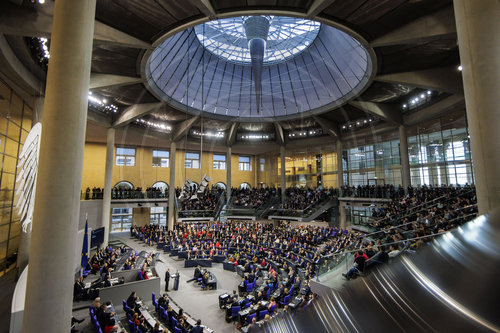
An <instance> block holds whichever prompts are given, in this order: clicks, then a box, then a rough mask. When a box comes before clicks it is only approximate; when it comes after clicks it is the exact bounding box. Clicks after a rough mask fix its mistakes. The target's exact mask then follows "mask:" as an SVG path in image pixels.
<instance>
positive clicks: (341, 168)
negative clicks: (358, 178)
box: [335, 140, 344, 189]
mask: <svg viewBox="0 0 500 333" xmlns="http://www.w3.org/2000/svg"><path fill="white" fill-rule="evenodd" d="M335 148H337V187H338V188H339V189H340V188H341V187H342V186H344V165H343V164H342V149H343V148H342V141H340V140H337V142H336V143H335Z"/></svg>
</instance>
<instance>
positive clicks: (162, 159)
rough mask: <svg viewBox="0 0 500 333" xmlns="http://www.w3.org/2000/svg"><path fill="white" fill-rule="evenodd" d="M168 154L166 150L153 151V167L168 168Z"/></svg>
mask: <svg viewBox="0 0 500 333" xmlns="http://www.w3.org/2000/svg"><path fill="white" fill-rule="evenodd" d="M169 157H170V152H169V151H167V150H153V166H154V167H160V168H168V162H169Z"/></svg>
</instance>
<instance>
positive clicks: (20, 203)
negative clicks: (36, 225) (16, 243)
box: [16, 123, 42, 232]
mask: <svg viewBox="0 0 500 333" xmlns="http://www.w3.org/2000/svg"><path fill="white" fill-rule="evenodd" d="M41 135H42V124H41V123H36V124H35V126H33V127H32V128H31V131H30V132H29V134H28V136H27V137H26V140H25V141H24V145H23V149H22V150H21V153H20V154H19V160H18V161H19V162H18V164H17V168H18V170H20V171H19V172H18V174H17V177H16V196H17V203H16V209H17V212H18V214H19V216H20V218H21V221H22V227H23V231H24V232H28V231H31V224H32V222H33V210H34V208H35V192H36V176H37V173H38V155H39V152H40V137H41Z"/></svg>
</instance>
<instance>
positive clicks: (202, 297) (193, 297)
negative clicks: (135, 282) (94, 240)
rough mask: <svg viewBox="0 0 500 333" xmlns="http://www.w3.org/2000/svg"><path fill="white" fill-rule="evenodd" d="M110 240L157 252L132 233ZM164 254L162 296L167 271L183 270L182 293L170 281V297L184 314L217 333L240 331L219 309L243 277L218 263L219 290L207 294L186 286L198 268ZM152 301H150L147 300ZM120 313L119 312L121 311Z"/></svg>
mask: <svg viewBox="0 0 500 333" xmlns="http://www.w3.org/2000/svg"><path fill="white" fill-rule="evenodd" d="M110 240H119V241H122V242H123V243H125V244H127V245H128V246H130V247H132V248H133V249H135V250H137V251H138V252H140V251H142V250H145V251H157V249H156V247H150V246H147V245H146V244H145V243H144V242H141V241H139V240H137V239H133V238H130V233H129V232H126V233H114V234H111V236H110ZM159 252H160V258H159V259H160V261H161V262H158V263H157V265H156V271H157V272H158V274H159V275H160V277H161V281H162V282H161V288H162V291H161V292H162V293H163V292H164V290H165V280H164V277H165V272H166V271H167V268H170V272H171V273H173V272H176V271H177V270H178V271H179V274H180V283H179V290H177V291H174V290H172V285H173V283H172V280H170V285H169V288H170V291H169V292H168V295H169V296H170V298H172V300H174V301H175V302H176V303H177V304H178V306H180V307H182V308H183V309H184V312H186V313H187V314H189V315H190V316H191V317H193V318H195V319H201V322H202V324H203V325H206V326H208V327H209V328H211V329H212V330H214V332H221V333H230V332H237V331H238V330H236V328H235V325H234V324H228V323H226V321H225V312H224V311H223V310H221V309H219V295H220V294H222V293H225V292H227V293H232V291H233V290H235V289H237V287H238V284H239V283H240V281H241V280H240V277H239V276H238V275H237V274H236V273H234V272H229V271H225V270H223V269H222V264H217V263H214V264H213V267H211V268H209V270H210V271H211V272H212V273H214V274H215V276H216V277H217V290H206V291H203V290H201V289H200V287H199V286H198V285H197V284H196V283H195V282H194V281H193V282H189V283H186V281H187V280H189V279H191V278H192V277H193V273H194V268H184V260H176V259H174V258H177V257H169V255H168V253H163V251H159ZM146 301H149V302H150V300H146ZM117 311H118V309H117Z"/></svg>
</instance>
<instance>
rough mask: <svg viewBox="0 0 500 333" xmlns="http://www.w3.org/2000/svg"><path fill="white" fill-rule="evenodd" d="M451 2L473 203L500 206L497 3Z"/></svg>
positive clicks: (492, 0)
mask: <svg viewBox="0 0 500 333" xmlns="http://www.w3.org/2000/svg"><path fill="white" fill-rule="evenodd" d="M453 5H454V6H453V7H454V9H455V22H456V24H457V35H458V46H459V51H460V64H461V65H462V68H463V70H462V78H463V83H464V92H465V105H466V111H467V122H468V125H469V132H470V142H471V150H472V160H473V161H474V163H473V164H474V176H475V178H476V191H477V199H478V200H477V201H478V208H479V213H480V214H483V213H486V212H489V211H491V210H493V209H494V208H495V207H498V206H500V173H499V172H498V170H497V169H498V166H499V165H500V154H499V153H498V152H499V151H500V131H499V128H500V110H499V109H498V91H500V34H499V33H498V32H499V31H500V20H499V17H500V2H498V0H481V1H474V0H454V1H453ZM495 31H496V32H495Z"/></svg>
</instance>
